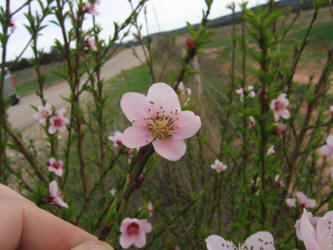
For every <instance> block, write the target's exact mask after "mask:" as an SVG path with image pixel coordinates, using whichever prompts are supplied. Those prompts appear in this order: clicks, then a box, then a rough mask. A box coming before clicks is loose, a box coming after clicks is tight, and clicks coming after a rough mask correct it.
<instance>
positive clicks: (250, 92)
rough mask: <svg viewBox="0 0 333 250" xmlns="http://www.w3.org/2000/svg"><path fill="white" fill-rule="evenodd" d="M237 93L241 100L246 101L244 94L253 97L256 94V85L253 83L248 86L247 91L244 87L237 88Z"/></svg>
mask: <svg viewBox="0 0 333 250" xmlns="http://www.w3.org/2000/svg"><path fill="white" fill-rule="evenodd" d="M236 93H237V94H238V95H239V98H240V101H241V102H243V101H244V96H247V95H248V96H249V97H252V98H253V97H255V96H256V92H254V87H253V86H252V85H250V86H248V87H247V91H246V93H245V91H244V89H243V88H239V89H236Z"/></svg>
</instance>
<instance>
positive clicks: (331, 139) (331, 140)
mask: <svg viewBox="0 0 333 250" xmlns="http://www.w3.org/2000/svg"><path fill="white" fill-rule="evenodd" d="M326 143H327V144H326V145H324V146H322V147H321V148H320V152H321V153H322V154H323V155H326V156H329V155H331V156H332V158H333V136H332V135H329V136H328V137H327V139H326Z"/></svg>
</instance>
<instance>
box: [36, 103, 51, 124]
mask: <svg viewBox="0 0 333 250" xmlns="http://www.w3.org/2000/svg"><path fill="white" fill-rule="evenodd" d="M50 115H51V106H50V104H48V103H46V104H45V106H38V112H37V113H35V114H34V118H35V119H36V120H38V122H39V123H45V122H46V119H47V118H48V117H49V116H50Z"/></svg>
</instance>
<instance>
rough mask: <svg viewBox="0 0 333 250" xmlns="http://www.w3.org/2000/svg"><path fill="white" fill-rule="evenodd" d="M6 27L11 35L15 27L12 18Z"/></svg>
mask: <svg viewBox="0 0 333 250" xmlns="http://www.w3.org/2000/svg"><path fill="white" fill-rule="evenodd" d="M8 27H10V32H11V33H13V32H14V31H15V30H16V25H15V23H14V21H13V18H10V19H9V23H8Z"/></svg>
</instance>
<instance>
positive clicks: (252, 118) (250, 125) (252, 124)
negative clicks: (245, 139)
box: [247, 116, 256, 129]
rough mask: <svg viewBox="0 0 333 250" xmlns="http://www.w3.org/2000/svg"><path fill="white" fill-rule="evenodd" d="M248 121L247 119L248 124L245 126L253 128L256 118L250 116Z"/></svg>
mask: <svg viewBox="0 0 333 250" xmlns="http://www.w3.org/2000/svg"><path fill="white" fill-rule="evenodd" d="M249 119H250V121H249V125H248V126H247V127H248V128H249V129H251V128H254V127H255V126H256V120H255V119H254V117H253V116H250V118H249Z"/></svg>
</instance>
